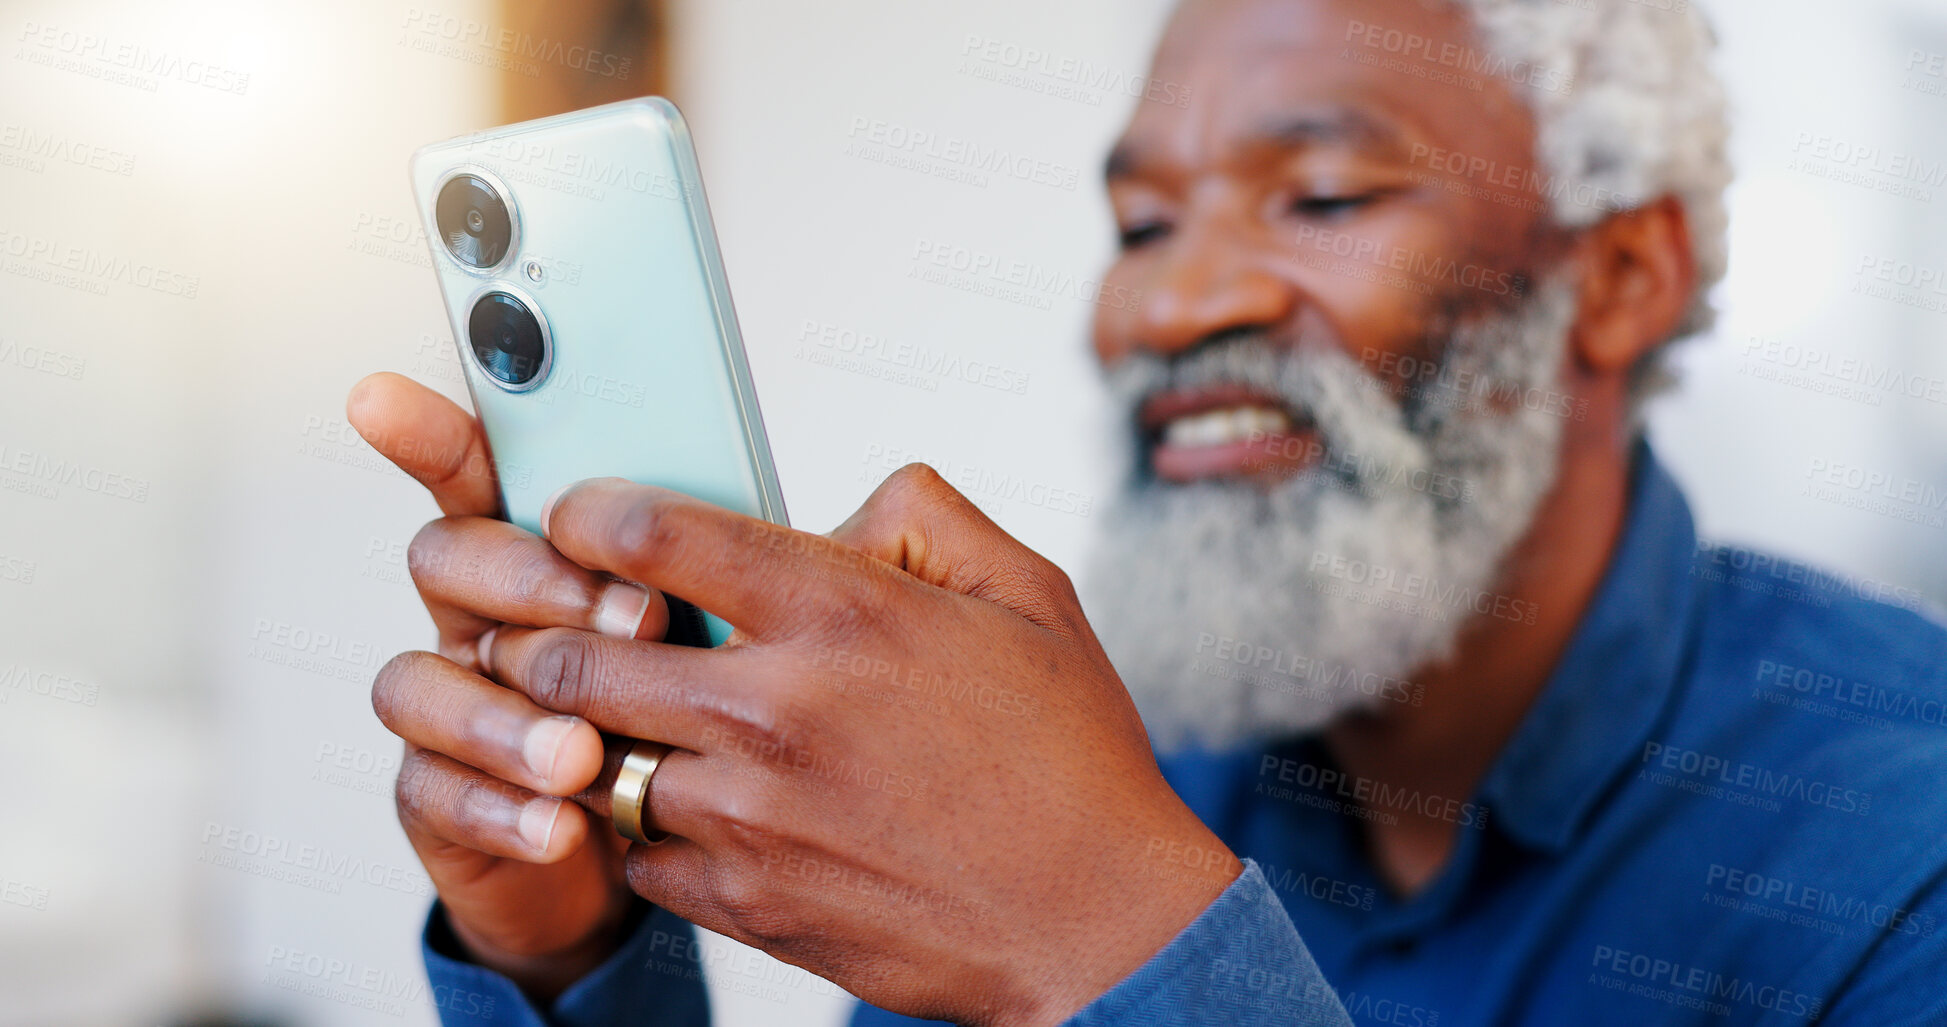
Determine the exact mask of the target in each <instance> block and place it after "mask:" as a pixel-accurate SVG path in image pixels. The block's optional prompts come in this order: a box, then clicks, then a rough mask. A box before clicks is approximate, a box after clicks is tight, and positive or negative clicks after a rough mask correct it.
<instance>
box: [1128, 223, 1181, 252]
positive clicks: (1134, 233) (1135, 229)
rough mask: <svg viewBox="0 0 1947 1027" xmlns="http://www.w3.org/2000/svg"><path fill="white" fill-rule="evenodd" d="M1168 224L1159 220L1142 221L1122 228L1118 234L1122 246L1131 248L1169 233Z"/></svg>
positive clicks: (1143, 244)
mask: <svg viewBox="0 0 1947 1027" xmlns="http://www.w3.org/2000/svg"><path fill="white" fill-rule="evenodd" d="M1169 230H1170V226H1168V225H1166V224H1164V223H1162V222H1161V221H1143V222H1139V223H1137V224H1133V225H1130V226H1129V227H1127V228H1124V229H1122V230H1121V231H1120V232H1119V233H1118V235H1119V237H1120V239H1121V242H1122V248H1123V249H1125V250H1133V249H1136V248H1138V247H1140V246H1145V245H1147V244H1149V243H1152V242H1155V241H1156V240H1158V239H1161V238H1162V237H1163V236H1165V235H1167V234H1169Z"/></svg>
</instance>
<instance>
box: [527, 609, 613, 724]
mask: <svg viewBox="0 0 1947 1027" xmlns="http://www.w3.org/2000/svg"><path fill="white" fill-rule="evenodd" d="M531 645H532V649H531V650H530V651H529V653H528V655H527V657H526V659H525V660H524V661H523V664H524V665H523V666H522V668H521V680H523V681H525V682H526V683H527V694H528V698H530V699H532V700H534V702H535V703H537V704H538V705H541V706H545V707H547V708H549V709H551V710H556V711H558V712H563V713H572V712H575V711H578V710H584V709H587V708H588V706H589V705H590V704H591V702H592V701H593V699H594V694H595V688H596V681H597V674H598V671H599V667H598V660H599V657H598V656H597V655H596V652H595V647H594V646H593V645H591V644H590V639H589V636H588V635H587V634H586V633H585V632H581V631H576V630H574V629H572V628H547V629H545V630H543V631H539V632H536V633H535V635H534V637H533V640H532V643H531Z"/></svg>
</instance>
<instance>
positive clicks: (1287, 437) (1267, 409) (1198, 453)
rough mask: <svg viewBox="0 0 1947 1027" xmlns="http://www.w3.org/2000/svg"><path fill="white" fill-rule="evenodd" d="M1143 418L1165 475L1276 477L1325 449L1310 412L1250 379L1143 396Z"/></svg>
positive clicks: (1155, 462) (1179, 478) (1153, 457)
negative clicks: (1304, 413)
mask: <svg viewBox="0 0 1947 1027" xmlns="http://www.w3.org/2000/svg"><path fill="white" fill-rule="evenodd" d="M1136 420H1137V425H1138V426H1139V427H1140V428H1141V430H1142V434H1143V438H1144V441H1145V442H1146V443H1147V444H1148V447H1149V455H1150V462H1151V466H1152V467H1153V468H1154V469H1155V471H1156V475H1157V477H1160V478H1162V479H1164V480H1165V481H1173V482H1179V483H1181V482H1191V481H1197V480H1199V479H1203V478H1215V477H1245V478H1255V477H1268V478H1270V479H1273V480H1276V479H1281V478H1284V477H1287V476H1288V475H1290V474H1292V473H1294V472H1296V471H1298V470H1300V469H1302V468H1303V467H1305V466H1306V465H1308V464H1310V463H1312V462H1313V461H1315V460H1316V459H1317V458H1318V457H1319V456H1320V455H1321V450H1320V447H1319V445H1318V442H1317V431H1316V430H1315V429H1314V427H1313V425H1312V424H1311V422H1310V421H1309V419H1307V418H1304V417H1301V416H1298V415H1296V414H1294V413H1293V411H1292V410H1291V408H1290V407H1289V406H1287V405H1286V404H1285V402H1284V401H1283V400H1282V399H1280V398H1279V397H1277V396H1274V395H1271V394H1268V393H1265V392H1261V391H1259V390H1256V389H1252V388H1249V387H1247V386H1241V385H1213V386H1206V387H1203V388H1198V389H1184V390H1172V391H1169V392H1159V393H1157V394H1155V395H1152V396H1150V397H1149V399H1147V400H1145V401H1144V402H1143V405H1142V407H1141V409H1140V410H1138V411H1137V415H1136Z"/></svg>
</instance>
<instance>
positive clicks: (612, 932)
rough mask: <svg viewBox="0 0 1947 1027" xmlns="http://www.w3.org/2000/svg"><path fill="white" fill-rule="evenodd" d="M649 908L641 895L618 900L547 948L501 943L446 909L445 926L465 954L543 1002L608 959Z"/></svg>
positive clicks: (558, 993)
mask: <svg viewBox="0 0 1947 1027" xmlns="http://www.w3.org/2000/svg"><path fill="white" fill-rule="evenodd" d="M651 909H653V907H652V906H650V905H649V903H646V902H643V901H640V900H634V901H631V902H629V903H627V904H623V905H619V906H618V907H617V908H616V910H615V911H614V913H613V915H611V916H609V917H607V918H606V919H605V920H604V921H603V922H602V923H601V924H599V925H597V926H596V928H595V929H594V930H592V931H590V932H589V933H588V934H587V935H585V936H584V937H583V938H581V939H580V940H578V941H576V942H575V943H574V944H572V945H568V946H564V947H562V948H559V949H554V950H551V951H547V952H515V951H511V950H508V949H505V948H502V947H500V946H498V945H495V944H494V943H493V942H492V941H490V940H488V939H487V938H486V937H484V936H482V935H480V934H479V933H478V932H475V931H473V930H472V929H470V928H469V927H467V925H466V924H465V923H463V922H461V921H460V920H458V919H456V918H454V917H453V916H452V915H451V913H450V911H449V913H448V916H447V925H448V927H449V928H450V929H451V931H452V935H453V939H454V943H455V944H456V945H457V947H458V948H459V949H460V952H461V954H462V955H463V956H464V957H465V958H466V959H468V960H470V961H471V962H474V963H476V964H478V965H480V966H483V967H485V968H487V969H489V970H492V971H494V972H495V973H498V974H500V975H502V976H504V977H506V978H507V979H508V980H510V981H513V982H514V984H515V986H516V987H518V988H520V990H521V991H522V993H524V994H526V995H527V996H528V997H529V998H531V999H533V1000H535V1001H536V1002H537V1003H539V1004H541V1005H543V1006H545V1005H547V1004H549V1003H552V1002H553V1001H554V1000H555V999H557V998H559V997H560V996H561V993H562V992H565V991H567V990H568V989H569V988H570V987H573V986H574V984H575V982H576V981H579V980H581V979H582V978H583V977H586V976H588V975H589V974H590V973H592V972H594V970H595V968H596V967H599V966H601V965H602V964H603V963H605V962H607V961H608V959H609V957H611V956H613V955H614V954H615V953H616V952H617V951H619V950H620V949H621V948H622V946H623V945H624V944H625V943H627V941H628V939H629V936H630V935H631V934H633V933H634V932H635V930H636V928H637V927H639V926H640V925H641V923H642V920H643V918H644V917H646V916H647V915H648V913H649V912H650V910H651Z"/></svg>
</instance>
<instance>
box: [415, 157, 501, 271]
mask: <svg viewBox="0 0 1947 1027" xmlns="http://www.w3.org/2000/svg"><path fill="white" fill-rule="evenodd" d="M433 217H434V220H435V221H437V222H438V223H439V234H440V238H441V239H442V240H444V241H445V243H446V251H447V252H448V253H451V254H452V255H453V258H454V259H455V260H458V261H459V262H460V263H462V264H466V265H468V266H470V267H477V268H482V269H485V268H490V267H495V266H497V265H499V264H500V262H501V261H502V260H504V259H506V257H507V250H508V248H509V247H510V246H512V245H513V242H514V217H513V215H512V214H511V213H509V211H508V209H507V200H506V199H505V198H504V197H502V196H501V195H500V193H499V192H498V191H497V190H495V189H494V187H493V186H492V185H490V184H489V183H488V182H487V180H486V179H483V178H481V177H480V176H478V175H454V176H453V177H452V178H451V179H448V180H447V182H446V184H445V185H444V186H442V187H441V188H440V191H439V199H438V201H437V202H436V203H435V204H434V209H433Z"/></svg>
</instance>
